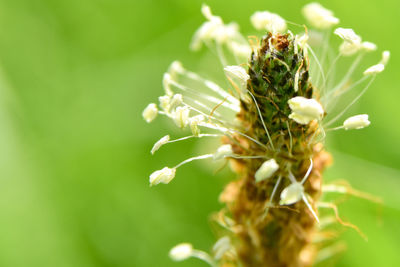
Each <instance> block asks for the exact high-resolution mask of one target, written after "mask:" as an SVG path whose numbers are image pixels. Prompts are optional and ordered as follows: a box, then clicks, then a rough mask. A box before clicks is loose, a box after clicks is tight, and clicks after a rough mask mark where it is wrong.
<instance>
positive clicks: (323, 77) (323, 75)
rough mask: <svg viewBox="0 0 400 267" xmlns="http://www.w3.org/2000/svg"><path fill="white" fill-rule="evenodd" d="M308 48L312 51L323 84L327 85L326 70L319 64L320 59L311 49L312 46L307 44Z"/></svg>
mask: <svg viewBox="0 0 400 267" xmlns="http://www.w3.org/2000/svg"><path fill="white" fill-rule="evenodd" d="M307 48H308V49H309V50H310V52H311V55H312V56H313V58H314V59H315V62H316V63H317V65H318V68H319V72H320V75H321V76H322V84H325V83H326V78H325V73H324V69H323V68H322V65H321V63H320V62H319V60H318V57H317V56H316V55H315V53H314V50H313V49H312V48H311V46H310V45H309V44H307Z"/></svg>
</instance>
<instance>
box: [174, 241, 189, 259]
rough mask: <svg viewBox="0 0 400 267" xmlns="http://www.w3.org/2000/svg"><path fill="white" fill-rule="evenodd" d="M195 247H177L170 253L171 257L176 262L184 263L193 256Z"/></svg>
mask: <svg viewBox="0 0 400 267" xmlns="http://www.w3.org/2000/svg"><path fill="white" fill-rule="evenodd" d="M192 253H193V246H192V244H190V243H182V244H179V245H176V246H175V247H173V248H172V249H171V250H170V251H169V257H170V258H171V259H172V260H174V261H183V260H186V259H188V258H190V257H191V256H192Z"/></svg>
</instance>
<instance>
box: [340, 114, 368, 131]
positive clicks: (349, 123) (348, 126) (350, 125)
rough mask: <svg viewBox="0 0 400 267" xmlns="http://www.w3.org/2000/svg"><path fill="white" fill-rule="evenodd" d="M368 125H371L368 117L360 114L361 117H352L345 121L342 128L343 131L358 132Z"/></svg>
mask: <svg viewBox="0 0 400 267" xmlns="http://www.w3.org/2000/svg"><path fill="white" fill-rule="evenodd" d="M370 124H371V122H370V121H369V120H368V115H367V114H361V115H356V116H352V117H350V118H348V119H346V120H345V121H344V122H343V128H344V129H345V130H352V129H356V130H358V129H362V128H364V127H367V126H369V125H370Z"/></svg>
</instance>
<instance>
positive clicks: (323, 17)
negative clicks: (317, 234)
mask: <svg viewBox="0 0 400 267" xmlns="http://www.w3.org/2000/svg"><path fill="white" fill-rule="evenodd" d="M302 12H303V15H304V17H305V18H306V19H307V20H308V22H309V23H310V24H311V25H312V26H314V27H315V28H318V29H328V28H330V27H332V26H333V25H336V24H338V23H339V19H338V18H336V17H334V16H333V12H332V11H330V10H328V9H326V8H324V7H323V6H321V5H320V4H318V3H310V4H307V5H305V6H304V7H303V10H302Z"/></svg>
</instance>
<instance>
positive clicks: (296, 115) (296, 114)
mask: <svg viewBox="0 0 400 267" xmlns="http://www.w3.org/2000/svg"><path fill="white" fill-rule="evenodd" d="M288 103H289V107H290V109H291V110H292V113H291V114H290V115H289V118H291V119H293V120H294V121H296V122H297V123H300V124H308V123H309V122H310V121H312V120H321V119H322V117H323V115H324V109H323V108H322V106H321V104H320V103H319V102H318V101H317V100H315V99H308V98H305V97H302V96H296V97H293V98H291V99H290V100H289V101H288Z"/></svg>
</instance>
